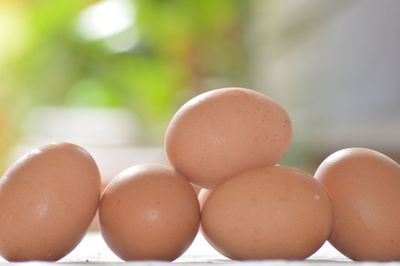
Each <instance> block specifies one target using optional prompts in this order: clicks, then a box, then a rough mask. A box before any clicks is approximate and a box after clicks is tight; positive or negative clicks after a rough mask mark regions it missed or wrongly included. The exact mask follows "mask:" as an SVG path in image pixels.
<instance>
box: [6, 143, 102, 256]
mask: <svg viewBox="0 0 400 266" xmlns="http://www.w3.org/2000/svg"><path fill="white" fill-rule="evenodd" d="M99 198H100V174H99V171H98V168H97V165H96V163H95V161H94V160H93V159H92V157H91V156H90V155H89V154H88V152H86V151H85V150H84V149H83V148H81V147H79V146H76V145H74V144H70V143H56V144H49V145H46V146H43V147H41V148H39V149H36V150H33V151H31V152H30V153H28V154H26V155H25V156H24V157H22V158H21V159H19V160H18V161H17V162H16V163H14V165H12V166H11V167H10V168H9V169H8V170H7V171H6V173H5V174H4V176H3V177H2V178H1V180H0V254H1V256H3V257H4V258H5V259H7V260H9V261H26V260H46V261H54V260H58V259H60V258H61V257H63V256H65V255H66V254H67V253H69V252H70V251H71V250H72V249H74V247H75V246H76V245H77V244H78V243H79V242H80V240H81V239H82V237H83V236H84V234H85V232H86V230H87V229H88V227H89V225H90V222H91V221H92V219H93V216H94V214H95V212H96V210H97V206H98V202H99Z"/></svg>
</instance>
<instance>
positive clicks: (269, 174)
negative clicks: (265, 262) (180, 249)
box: [201, 165, 332, 260]
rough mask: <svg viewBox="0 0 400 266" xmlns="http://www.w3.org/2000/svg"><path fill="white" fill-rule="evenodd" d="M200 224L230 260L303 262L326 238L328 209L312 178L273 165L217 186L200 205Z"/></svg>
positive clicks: (213, 244) (208, 238) (324, 198)
mask: <svg viewBox="0 0 400 266" xmlns="http://www.w3.org/2000/svg"><path fill="white" fill-rule="evenodd" d="M201 225H202V229H203V231H202V232H203V234H204V236H205V238H206V239H207V240H208V241H209V242H210V244H211V245H212V246H214V247H215V248H216V249H217V250H218V251H219V252H221V254H223V255H225V256H227V257H229V258H232V259H239V260H255V259H304V258H307V257H308V256H310V255H311V254H313V253H314V252H315V251H317V250H318V249H319V248H320V247H321V245H322V244H323V243H324V242H325V240H326V239H327V238H328V236H329V234H330V232H331V228H332V208H331V203H330V200H329V198H328V195H327V194H326V192H325V191H324V190H323V188H322V186H321V185H320V184H319V183H318V182H317V181H316V180H315V179H314V178H313V177H312V176H310V175H309V174H307V173H305V172H303V171H301V170H298V169H295V168H290V167H285V166H278V165H276V166H270V167H263V168H258V169H254V170H251V171H248V172H245V173H243V174H240V175H238V176H235V177H233V178H231V179H229V180H227V181H226V182H225V183H223V184H221V185H220V186H218V187H217V188H216V189H215V190H213V192H212V193H211V194H210V196H209V198H208V199H207V201H206V202H205V204H204V206H203V210H202V221H201Z"/></svg>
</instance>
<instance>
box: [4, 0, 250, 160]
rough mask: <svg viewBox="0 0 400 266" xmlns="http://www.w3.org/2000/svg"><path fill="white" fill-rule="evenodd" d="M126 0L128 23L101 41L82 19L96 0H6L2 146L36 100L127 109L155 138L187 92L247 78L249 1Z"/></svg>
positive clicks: (15, 133) (12, 139) (38, 102)
mask: <svg viewBox="0 0 400 266" xmlns="http://www.w3.org/2000/svg"><path fill="white" fill-rule="evenodd" d="M127 1H130V2H129V3H130V4H131V5H132V8H133V9H134V11H135V12H134V20H133V23H132V24H131V26H129V27H127V28H125V29H124V30H123V31H121V32H118V33H116V34H112V35H109V36H106V37H102V38H97V39H88V38H85V37H84V36H82V34H80V33H79V29H78V23H77V22H78V20H79V18H80V16H81V15H82V12H84V11H85V10H86V9H87V8H90V7H91V6H92V5H96V4H98V3H99V2H98V1H88V0H86V1H82V0H58V1H53V0H35V1H0V39H1V42H0V49H1V50H2V52H1V53H0V84H1V85H0V86H1V87H0V101H1V105H0V150H1V151H0V154H1V153H2V152H3V153H4V152H5V151H6V150H7V148H8V147H9V146H10V145H12V144H13V143H14V142H15V139H16V137H17V136H18V125H19V123H21V121H22V119H23V117H24V115H25V114H26V113H27V112H28V111H29V110H30V109H31V108H32V107H34V106H40V105H59V106H96V107H98V106H101V107H118V106H124V107H128V108H130V109H131V110H132V111H133V112H135V113H136V114H137V116H138V117H139V119H140V121H141V122H142V126H143V128H144V129H145V131H144V132H145V135H146V136H150V137H149V141H154V139H156V140H157V138H158V140H159V139H160V133H161V132H162V131H163V130H164V129H165V126H166V124H167V122H168V120H169V118H170V117H171V115H172V113H173V112H174V111H175V110H176V108H177V107H178V105H179V104H181V103H182V101H183V100H186V99H187V97H189V96H191V95H193V94H195V93H198V92H200V91H204V90H207V89H212V88H215V87H212V86H219V87H223V86H231V85H235V84H240V82H241V81H243V80H244V79H246V54H245V48H244V41H243V39H244V38H243V36H244V33H245V27H246V21H247V20H248V16H249V12H248V11H249V9H250V2H249V1H240V0H218V1H213V0H195V1H185V0H169V1H165V0H127ZM104 19H105V20H106V19H108V18H104ZM104 23H112V21H104ZM124 45H125V47H124ZM118 46H119V47H120V48H121V46H122V48H121V49H114V48H112V47H118ZM126 46H127V47H126ZM225 81H226V82H225ZM151 136H157V137H155V138H152V137H151ZM0 158H1V155H0Z"/></svg>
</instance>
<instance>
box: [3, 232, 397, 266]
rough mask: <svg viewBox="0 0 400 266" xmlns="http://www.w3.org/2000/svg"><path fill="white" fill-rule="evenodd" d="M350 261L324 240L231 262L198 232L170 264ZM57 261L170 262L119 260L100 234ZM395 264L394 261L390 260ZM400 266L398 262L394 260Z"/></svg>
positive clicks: (145, 265) (138, 264) (149, 265)
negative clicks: (304, 250)
mask: <svg viewBox="0 0 400 266" xmlns="http://www.w3.org/2000/svg"><path fill="white" fill-rule="evenodd" d="M349 262H350V260H349V259H347V258H346V257H344V256H343V255H342V254H340V253H339V252H338V251H336V250H335V249H334V248H333V247H332V246H331V245H330V244H329V243H325V245H324V246H322V247H321V249H320V250H318V251H317V252H316V253H315V254H314V255H312V256H311V257H309V258H308V259H307V260H304V261H283V260H264V261H233V260H230V259H227V258H226V257H224V256H222V255H220V254H219V253H218V252H217V251H215V250H214V249H213V248H212V247H211V246H210V245H209V244H208V243H207V241H206V240H205V239H204V238H203V236H202V235H201V234H200V233H199V234H198V235H197V237H196V239H195V240H194V242H193V243H192V245H191V246H190V248H189V249H188V250H187V251H186V252H185V253H184V254H183V255H182V256H181V257H179V258H178V259H177V260H175V261H174V262H173V263H177V264H181V265H182V264H184V265H191V266H201V265H209V264H210V263H216V264H238V263H239V264H243V265H245V266H253V265H276V266H280V265H310V264H311V265H338V264H341V265H343V264H345V263H349ZM0 264H2V265H3V264H7V265H10V264H9V263H7V262H6V261H5V260H1V263H0ZM13 264H18V265H21V264H22V265H29V266H34V265H43V264H45V265H51V264H54V263H45V262H24V263H13ZM57 264H68V265H90V264H97V265H104V266H106V265H115V264H117V265H121V264H123V265H135V266H153V265H155V266H157V265H164V264H170V263H169V262H158V261H145V262H143V261H133V262H123V261H122V260H121V259H119V258H118V257H117V256H116V255H115V254H113V253H112V251H111V250H110V249H109V248H108V247H107V245H106V244H105V242H104V240H103V238H102V237H101V235H100V233H92V232H90V233H87V235H86V236H85V238H84V239H83V240H82V242H81V243H80V244H79V245H78V246H77V247H76V248H75V249H74V250H73V251H72V252H71V253H70V254H68V255H67V256H66V257H64V258H62V259H61V260H60V261H58V262H57ZM363 264H364V265H369V264H370V265H374V264H379V263H365V262H364V263H363ZM393 264H397V263H393ZM398 264H399V265H400V263H398Z"/></svg>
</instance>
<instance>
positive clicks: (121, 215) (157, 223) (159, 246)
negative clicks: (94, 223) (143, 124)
mask: <svg viewBox="0 0 400 266" xmlns="http://www.w3.org/2000/svg"><path fill="white" fill-rule="evenodd" d="M99 220H100V229H101V233H102V235H103V238H104V240H105V241H106V243H107V245H108V246H109V247H110V249H111V250H112V251H113V252H114V253H115V254H116V255H117V256H119V257H120V258H121V259H123V260H127V261H130V260H166V261H172V260H175V259H176V258H178V257H179V256H180V255H181V254H182V253H183V252H184V251H185V250H186V249H187V248H188V247H189V246H190V244H191V243H192V241H193V240H194V238H195V236H196V234H197V232H198V228H199V224H200V209H199V203H198V201H197V197H196V193H195V191H194V189H193V187H192V186H191V185H190V184H189V183H188V182H187V180H186V179H185V178H184V177H182V176H181V175H180V174H178V173H177V172H176V171H175V170H173V169H172V168H170V167H167V166H163V165H158V164H141V165H135V166H133V167H131V168H128V169H126V170H125V171H123V172H121V173H120V174H119V175H117V176H116V177H115V178H114V179H113V180H112V181H111V183H110V184H109V185H108V186H107V187H106V190H105V192H104V194H103V195H102V198H101V202H100V206H99Z"/></svg>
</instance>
